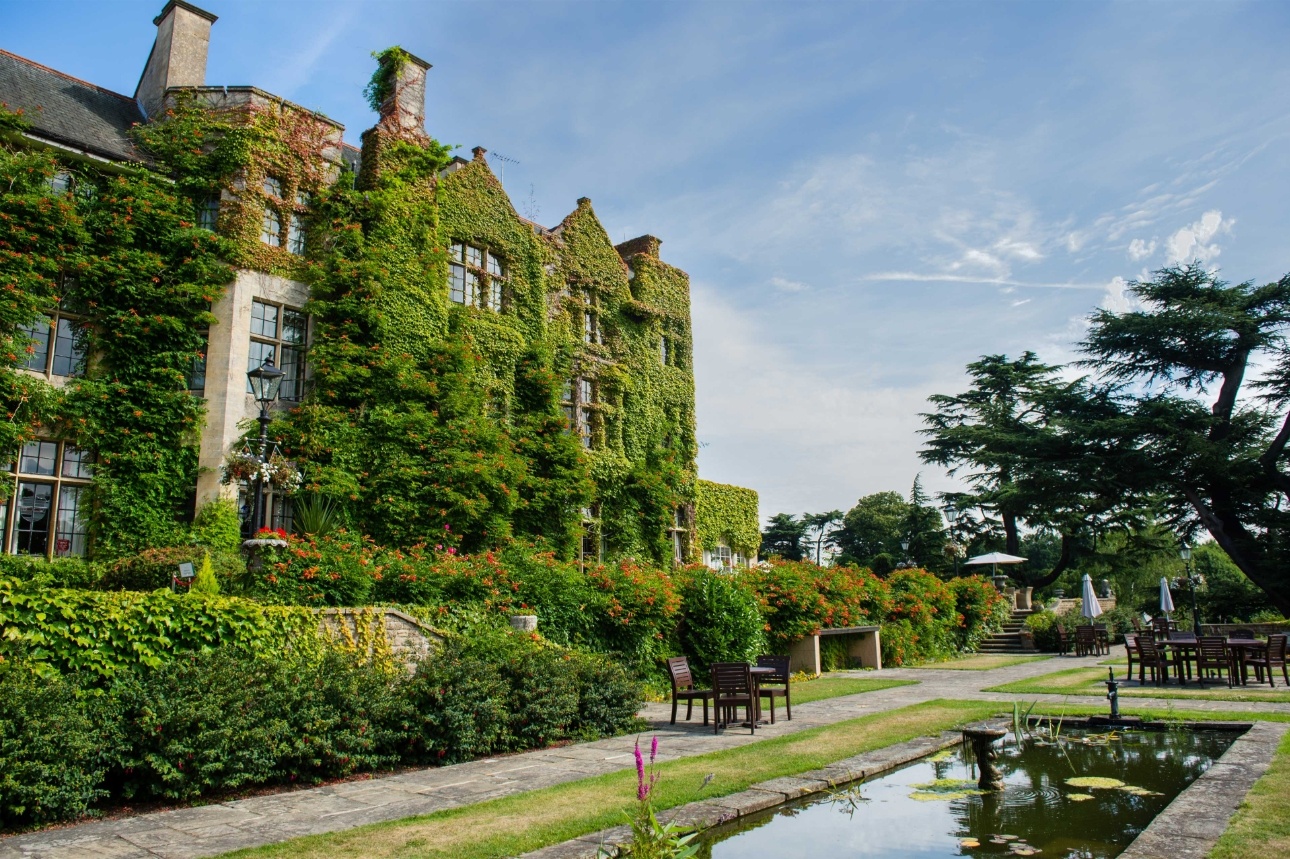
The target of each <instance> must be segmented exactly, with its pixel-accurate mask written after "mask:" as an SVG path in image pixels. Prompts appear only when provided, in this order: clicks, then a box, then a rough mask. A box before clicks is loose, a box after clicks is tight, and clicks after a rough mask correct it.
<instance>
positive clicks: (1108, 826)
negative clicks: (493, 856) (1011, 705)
mask: <svg viewBox="0 0 1290 859" xmlns="http://www.w3.org/2000/svg"><path fill="white" fill-rule="evenodd" d="M1238 736H1240V732H1239V731H1231V730H1222V731H1219V730H1193V729H1190V728H1180V729H1173V730H1152V729H1143V728H1139V729H1134V730H1126V731H1115V732H1100V733H1099V732H1096V731H1092V730H1087V729H1068V730H1066V731H1063V732H1062V733H1061V735H1060V736H1058V737H1057V738H1056V739H1055V740H1054V739H1053V738H1051V737H1049V738H1048V739H1047V740H1044V739H1040V738H1035V737H1032V738H1029V739H1026V740H1024V741H1023V742H1022V744H1021V745H1020V746H1018V744H1017V743H1016V742H1015V740H1014V738H1013V737H1011V736H1010V737H1009V738H1008V739H1006V740H1004V741H1003V749H1002V751H1001V752H1000V755H999V759H998V762H997V765H998V768H999V770H1000V771H1001V772H1002V773H1003V776H1004V784H1005V788H1004V790H1003V791H1002V792H1001V793H984V792H981V791H978V790H977V789H976V775H977V774H976V768H975V764H974V763H973V762H972V757H973V756H972V752H971V750H970V748H969V749H967V750H966V751H965V750H964V749H963V748H961V747H955V748H953V749H947V750H945V751H943V752H940V753H939V754H937V755H933V756H931V757H930V758H924V759H923V760H921V761H918V762H916V763H913V764H910V765H908V766H906V767H903V768H901V769H898V770H895V771H893V772H890V773H887V774H885V775H882V776H879V777H877V778H875V779H873V780H870V781H866V782H863V783H854V784H852V785H850V786H847V787H843V788H839V789H837V790H835V791H832V792H831V793H829V794H823V795H816V796H814V797H811V798H809V799H804V800H800V801H798V802H795V803H789V804H787V805H783V806H779V807H778V808H776V809H772V810H770V811H767V812H764V813H763V814H761V815H757V816H754V817H750V818H747V819H745V820H741V821H740V823H739V824H737V825H732V826H728V827H722V828H718V829H714V830H712V831H711V832H709V833H707V834H706V838H705V841H704V844H703V847H702V849H701V850H700V856H703V857H705V859H708V857H710V859H766V857H774V859H844V857H845V859H856V857H872V859H894V857H903V859H942V858H943V857H944V859H948V857H955V856H976V857H988V856H1032V855H1040V856H1043V857H1044V858H1045V859H1049V857H1055V859H1109V857H1112V856H1117V855H1119V854H1120V852H1121V851H1123V850H1124V849H1125V848H1126V847H1128V846H1129V843H1130V842H1132V841H1133V839H1134V838H1136V837H1137V835H1138V833H1140V832H1141V831H1142V830H1143V829H1144V828H1145V827H1146V826H1147V824H1148V823H1150V822H1151V820H1152V818H1154V817H1155V816H1156V815H1157V814H1159V813H1160V812H1161V811H1162V810H1163V809H1164V808H1165V806H1167V805H1168V804H1169V803H1170V802H1171V801H1172V800H1173V799H1174V797H1175V796H1177V795H1178V794H1179V793H1181V792H1182V791H1183V789H1184V788H1186V787H1187V786H1188V785H1189V784H1191V783H1192V782H1193V781H1195V780H1196V778H1197V777H1198V776H1199V775H1200V774H1201V773H1203V772H1204V771H1205V770H1206V769H1208V768H1209V765H1210V764H1212V763H1213V762H1214V761H1215V760H1216V759H1217V758H1218V757H1219V756H1221V755H1222V754H1223V752H1224V751H1226V749H1227V747H1228V746H1229V745H1231V743H1232V742H1233V741H1234V740H1235V739H1236V738H1237V737H1238Z"/></svg>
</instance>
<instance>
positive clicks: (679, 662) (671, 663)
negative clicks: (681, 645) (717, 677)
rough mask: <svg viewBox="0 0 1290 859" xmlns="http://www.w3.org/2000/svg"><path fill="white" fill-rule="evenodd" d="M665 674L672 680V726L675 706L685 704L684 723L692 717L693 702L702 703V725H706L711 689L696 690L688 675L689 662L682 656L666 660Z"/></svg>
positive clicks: (692, 679)
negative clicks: (682, 702)
mask: <svg viewBox="0 0 1290 859" xmlns="http://www.w3.org/2000/svg"><path fill="white" fill-rule="evenodd" d="M667 673H668V674H669V675H671V678H672V724H673V725H675V724H676V706H677V704H679V703H680V702H681V701H684V702H685V721H687V722H688V721H690V717H691V716H693V715H694V702H695V701H702V702H703V725H704V727H707V724H708V700H709V699H710V698H712V690H711V689H696V688H695V686H694V677H693V675H691V674H690V662H689V660H687V659H686V658H685V657H684V656H673V657H671V658H669V659H668V660H667Z"/></svg>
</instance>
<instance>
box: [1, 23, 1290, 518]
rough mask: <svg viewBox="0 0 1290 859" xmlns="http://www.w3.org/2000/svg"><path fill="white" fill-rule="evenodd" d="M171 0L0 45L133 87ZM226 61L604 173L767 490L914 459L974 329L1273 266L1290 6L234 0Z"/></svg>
mask: <svg viewBox="0 0 1290 859" xmlns="http://www.w3.org/2000/svg"><path fill="white" fill-rule="evenodd" d="M162 5H163V3H162V0H151V1H150V2H136V0H114V2H93V3H84V2H82V3H73V2H54V0H46V2H39V3H18V2H13V1H12V0H0V22H3V25H4V26H3V28H0V47H3V48H5V49H7V50H10V51H13V52H15V53H18V54H21V55H23V56H26V57H29V58H31V59H34V60H36V61H38V62H42V63H45V64H47V65H50V66H53V67H55V68H57V69H59V70H62V71H65V72H68V73H70V74H74V75H76V76H78V77H82V78H85V79H87V80H89V81H92V82H94V83H97V84H99V85H101V86H105V87H108V88H110V89H115V90H117V91H120V92H125V93H131V92H133V91H134V86H135V84H136V82H137V80H138V76H139V73H140V71H141V70H142V66H143V63H144V61H145V60H146V58H147V55H148V50H149V48H150V46H151V43H152V38H153V32H154V28H153V27H152V25H151V19H152V17H153V16H155V15H156V13H157V12H158V11H160V8H161V6H162ZM197 5H200V6H203V8H207V9H209V10H210V11H212V12H214V13H215V14H217V15H219V16H220V20H219V21H218V22H217V23H216V24H215V27H214V30H213V34H212V41H211V51H210V61H209V66H208V72H207V82H208V83H211V84H254V85H256V86H259V87H262V88H264V89H266V90H269V91H271V92H274V93H276V94H278V95H281V96H284V97H286V98H289V99H291V100H293V101H296V102H298V103H300V104H303V105H305V106H307V107H310V108H314V109H316V110H320V111H322V112H323V113H325V114H327V115H329V116H331V117H333V118H334V119H337V120H339V121H341V122H343V123H345V125H346V127H347V132H346V137H347V139H348V140H349V141H351V142H354V143H357V141H358V136H359V134H360V133H361V131H362V130H363V129H364V128H366V127H367V126H368V125H370V124H371V123H372V122H373V116H372V114H371V112H370V111H369V110H368V108H367V106H366V104H365V103H364V101H363V98H362V89H363V85H364V83H365V82H366V81H367V79H368V77H369V75H370V74H371V70H372V67H373V66H372V60H371V57H370V53H371V52H372V51H373V50H378V49H380V48H384V47H386V46H388V45H391V44H401V45H402V46H403V47H405V48H406V49H407V50H409V51H411V52H412V53H414V54H417V55H418V56H421V57H423V58H424V59H426V60H428V61H429V62H430V63H432V64H433V65H434V68H433V69H432V70H431V71H430V77H429V84H428V94H427V101H428V106H427V128H428V130H429V131H430V133H431V134H433V135H434V136H436V137H438V138H439V139H441V140H443V141H445V142H448V143H454V144H460V145H461V146H462V147H463V149H464V150H468V149H469V148H470V147H472V146H476V145H480V146H484V147H486V148H487V149H489V150H490V153H495V154H499V155H502V156H505V157H506V158H507V159H510V160H509V161H501V160H494V161H493V168H494V170H495V171H496V172H498V173H500V174H501V175H502V177H503V180H504V182H505V183H506V185H507V187H508V189H509V190H510V192H511V196H512V199H513V200H514V202H515V205H516V208H517V209H518V210H519V211H520V212H521V213H522V214H528V215H532V216H535V218H536V220H538V221H540V222H542V223H546V224H554V223H556V222H558V221H559V220H560V219H561V218H562V217H563V216H564V215H565V214H567V213H568V212H569V211H570V210H572V209H573V208H574V206H575V201H576V199H577V198H578V197H580V196H588V197H590V198H591V199H592V201H593V204H594V205H595V208H596V211H597V213H598V215H599V216H600V218H601V220H602V221H603V222H604V223H605V226H606V228H607V229H608V230H609V232H610V235H611V236H612V237H613V238H614V240H615V241H619V240H622V239H623V238H630V237H632V236H636V235H639V234H641V233H645V232H648V233H652V234H654V235H656V236H659V237H660V238H661V239H662V240H663V257H664V258H665V259H666V260H668V261H669V262H671V263H673V264H675V265H678V266H680V267H682V268H684V269H686V270H687V271H689V272H690V275H691V278H692V284H693V302H694V331H695V367H696V378H697V384H698V396H699V408H698V421H699V439H700V442H701V444H702V445H703V447H702V450H701V452H700V455H699V463H700V471H701V473H702V475H703V476H704V477H707V478H709V479H712V480H717V481H722V482H729V483H737V484H740V485H744V486H750V487H753V488H756V489H758V490H759V491H760V492H761V497H762V514H763V515H764V516H766V515H769V514H771V513H775V512H779V511H790V512H801V511H803V510H811V511H818V510H825V509H831V508H842V509H844V510H845V509H846V508H848V507H850V506H851V505H852V504H854V503H855V500H856V499H857V498H858V497H859V496H861V495H864V494H867V493H870V492H877V491H882V490H886V489H895V490H898V491H901V492H907V491H908V489H909V486H910V484H911V482H912V481H913V478H914V475H915V474H916V473H918V472H920V471H921V472H922V473H923V480H924V483H925V484H926V485H927V486H928V487H929V488H930V489H933V490H936V489H945V488H948V487H950V486H951V485H952V481H951V480H950V479H949V478H947V477H946V476H945V475H943V474H941V473H940V472H939V471H938V470H936V469H934V468H928V467H924V466H922V465H921V464H920V463H919V462H918V459H917V450H918V447H919V441H918V437H917V435H916V431H917V429H918V428H919V426H920V422H919V419H918V416H917V414H918V412H919V411H921V410H923V409H924V408H925V400H926V397H927V396H928V395H929V394H932V393H955V392H958V391H960V390H962V389H963V387H964V385H965V381H964V374H963V367H964V365H965V364H966V363H967V362H968V361H971V360H974V359H975V358H976V357H977V356H979V355H981V354H985V353H1007V354H1010V355H1015V354H1017V353H1019V352H1021V351H1022V350H1025V349H1033V350H1035V351H1036V352H1038V353H1039V354H1040V357H1041V358H1043V359H1045V360H1047V361H1050V362H1054V363H1057V362H1063V361H1067V360H1069V359H1070V358H1071V357H1072V356H1073V348H1072V346H1073V344H1074V343H1075V342H1076V341H1077V340H1078V339H1079V337H1080V336H1081V334H1082V331H1083V319H1084V318H1085V316H1086V315H1087V314H1088V313H1089V312H1090V311H1091V310H1093V309H1094V308H1095V307H1098V306H1109V307H1123V306H1124V298H1123V296H1122V294H1121V289H1122V286H1123V283H1124V281H1125V280H1128V279H1132V278H1134V277H1139V276H1143V275H1144V274H1145V273H1147V272H1149V271H1150V270H1151V269H1153V268H1157V267H1160V266H1162V265H1165V264H1167V263H1169V262H1171V261H1175V260H1186V259H1191V258H1193V257H1199V258H1201V259H1204V260H1205V261H1206V262H1208V263H1209V264H1211V265H1214V266H1217V267H1219V268H1221V269H1222V271H1223V274H1224V276H1225V277H1227V278H1228V279H1230V280H1235V281H1240V280H1247V279H1253V280H1258V281H1266V280H1273V279H1276V278H1279V277H1281V276H1282V275H1284V274H1286V273H1287V272H1288V271H1290V243H1288V241H1287V240H1288V239H1290V209H1288V207H1287V205H1286V201H1287V200H1290V170H1287V167H1288V166H1290V165H1288V160H1290V155H1288V153H1290V145H1288V144H1290V139H1288V138H1290V102H1287V101H1286V99H1285V93H1287V92H1290V64H1288V63H1287V60H1286V58H1285V52H1284V44H1285V42H1286V39H1287V36H1290V4H1285V3H1275V2H1260V3H1236V2H1230V3H1201V4H1189V3H1146V2H1140V3H1087V2H1082V3H1055V2H1044V3H1020V2H1017V3H969V2H953V3H913V2H910V3H894V2H890V3H810V2H796V3H769V2H765V3H763V2H737V3H736V2H697V3H679V2H673V3H630V4H617V3H611V2H594V3H593V2H580V3H557V2H512V3H474V2H441V3H410V2H408V3H395V2H344V3H324V2H316V3H306V2H276V3H252V2H242V0H205V2H204V3H198V4H197Z"/></svg>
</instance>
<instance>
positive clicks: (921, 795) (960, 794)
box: [909, 790, 968, 802]
mask: <svg viewBox="0 0 1290 859" xmlns="http://www.w3.org/2000/svg"><path fill="white" fill-rule="evenodd" d="M967 796H968V793H967V791H965V790H958V791H951V790H947V791H937V792H933V791H930V790H916V791H914V792H913V793H911V794H910V795H909V798H910V799H912V800H914V801H916V802H948V801H949V800H951V799H966V798H967Z"/></svg>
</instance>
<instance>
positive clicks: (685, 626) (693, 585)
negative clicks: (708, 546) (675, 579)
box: [680, 568, 766, 673]
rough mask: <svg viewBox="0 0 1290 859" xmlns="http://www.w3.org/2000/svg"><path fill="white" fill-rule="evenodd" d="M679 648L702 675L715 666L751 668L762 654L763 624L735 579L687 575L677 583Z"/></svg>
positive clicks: (708, 573) (736, 576) (739, 579)
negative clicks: (749, 664) (733, 664)
mask: <svg viewBox="0 0 1290 859" xmlns="http://www.w3.org/2000/svg"><path fill="white" fill-rule="evenodd" d="M680 591H681V616H682V618H683V620H682V622H681V628H680V639H681V648H682V650H684V651H685V655H686V656H688V657H689V658H690V659H691V661H692V666H691V667H693V668H694V669H695V670H696V671H698V672H700V673H706V672H707V670H708V668H709V666H711V665H712V663H714V662H752V661H754V660H756V658H757V656H758V655H759V654H762V653H765V652H766V633H765V626H766V621H765V619H764V618H763V617H762V613H761V607H760V606H759V605H758V601H757V596H756V595H755V594H754V593H753V592H752V590H751V589H750V588H749V587H748V586H747V585H746V584H745V583H744V579H743V578H742V576H740V575H739V574H734V575H729V574H724V575H723V574H721V573H715V572H713V571H711V570H709V569H707V568H700V569H693V570H688V571H687V572H686V574H685V575H684V576H683V577H682V580H681V587H680Z"/></svg>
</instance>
